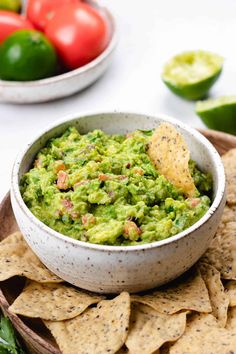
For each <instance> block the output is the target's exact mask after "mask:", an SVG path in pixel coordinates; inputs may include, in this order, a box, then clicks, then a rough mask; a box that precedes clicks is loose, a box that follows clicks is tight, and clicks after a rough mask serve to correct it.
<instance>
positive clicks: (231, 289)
mask: <svg viewBox="0 0 236 354" xmlns="http://www.w3.org/2000/svg"><path fill="white" fill-rule="evenodd" d="M225 290H226V293H227V295H228V297H229V306H230V307H233V306H236V281H235V280H231V281H229V282H228V283H227V284H226V285H225Z"/></svg>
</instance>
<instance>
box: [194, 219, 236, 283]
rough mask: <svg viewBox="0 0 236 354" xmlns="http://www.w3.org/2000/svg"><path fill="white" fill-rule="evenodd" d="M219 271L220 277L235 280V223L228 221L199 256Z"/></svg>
mask: <svg viewBox="0 0 236 354" xmlns="http://www.w3.org/2000/svg"><path fill="white" fill-rule="evenodd" d="M201 261H202V262H204V263H208V264H211V265H212V266H214V267H215V268H216V269H217V270H218V271H219V272H220V273H221V278H223V279H229V280H236V223H235V222H233V221H232V222H228V223H226V224H225V227H224V229H221V231H220V233H217V236H216V237H215V238H214V239H213V240H212V242H211V245H210V247H209V248H208V250H207V251H206V253H205V254H204V255H203V257H202V258H201Z"/></svg>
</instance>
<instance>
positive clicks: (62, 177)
mask: <svg viewBox="0 0 236 354" xmlns="http://www.w3.org/2000/svg"><path fill="white" fill-rule="evenodd" d="M151 135H152V131H140V130H137V131H135V132H133V133H129V134H127V135H126V136H122V135H107V134H106V133H104V132H103V131H101V130H94V131H93V132H90V133H88V134H86V135H80V134H79V132H78V131H77V129H76V128H74V127H70V128H68V129H67V130H66V131H65V133H64V134H63V135H61V136H60V137H57V138H54V139H51V140H50V141H49V142H48V143H47V146H46V147H45V148H43V149H42V150H41V151H40V152H39V153H38V155H37V157H36V160H35V162H34V167H33V168H32V169H31V170H30V171H29V172H28V173H26V174H25V175H24V176H23V177H22V179H21V193H22V196H23V199H24V201H25V203H26V205H27V206H28V207H29V209H30V210H31V211H32V213H33V214H34V215H35V216H36V217H37V218H38V219H39V220H41V221H42V222H43V223H45V224H46V225H48V226H49V227H51V228H52V229H54V230H56V231H58V232H60V233H62V234H64V235H67V236H69V237H72V238H74V239H77V240H81V241H86V242H90V243H96V244H103V245H127V246H130V245H138V244H143V243H148V242H154V241H158V240H163V239H166V238H168V237H170V236H173V235H175V234H177V233H179V232H181V231H183V230H185V229H186V228H188V227H189V226H191V225H193V224H194V223H195V222H196V221H198V220H199V219H200V218H201V217H202V216H203V215H204V214H205V213H206V211H207V210H208V209H209V206H210V204H211V200H210V198H209V196H210V195H211V190H212V179H211V176H210V175H209V174H205V173H202V172H201V171H199V170H198V168H197V167H196V164H195V162H194V161H190V163H189V165H190V171H191V174H192V176H193V179H194V183H195V185H196V187H197V192H196V196H195V197H194V198H186V197H185V196H184V195H183V194H182V193H181V191H180V190H178V189H176V188H175V187H174V186H173V185H172V184H171V183H170V182H168V181H167V179H165V178H164V177H163V176H161V175H159V174H158V171H157V170H156V169H155V167H154V165H153V164H152V162H151V160H150V159H149V156H148V155H147V146H148V141H149V139H150V136H151Z"/></svg>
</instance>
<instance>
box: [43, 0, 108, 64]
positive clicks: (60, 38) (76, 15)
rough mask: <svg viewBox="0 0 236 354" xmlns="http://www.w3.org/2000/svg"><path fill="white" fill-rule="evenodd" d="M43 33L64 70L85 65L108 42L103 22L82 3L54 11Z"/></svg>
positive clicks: (92, 9) (104, 22)
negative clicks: (53, 48)
mask: <svg viewBox="0 0 236 354" xmlns="http://www.w3.org/2000/svg"><path fill="white" fill-rule="evenodd" d="M45 34H46V36H47V37H48V38H49V39H50V40H51V42H52V43H53V44H54V46H55V48H56V49H57V52H58V55H59V56H60V58H61V60H62V62H63V63H64V65H65V67H66V68H67V69H76V68H78V67H80V66H82V65H84V64H87V63H89V62H90V61H91V60H93V59H94V58H96V57H97V56H98V55H99V54H101V53H102V52H103V51H104V49H105V48H106V46H107V44H108V41H109V30H108V25H107V23H106V21H105V20H104V19H103V17H102V16H101V15H100V14H99V13H98V11H97V10H96V9H94V8H93V7H91V6H90V5H87V4H84V3H80V4H78V5H68V6H67V7H62V8H60V9H58V10H57V11H56V12H55V15H54V17H53V18H52V19H51V20H50V21H48V23H47V26H46V29H45Z"/></svg>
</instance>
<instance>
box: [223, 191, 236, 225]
mask: <svg viewBox="0 0 236 354" xmlns="http://www.w3.org/2000/svg"><path fill="white" fill-rule="evenodd" d="M235 195H236V190H235ZM231 221H234V222H235V221H236V205H231V206H228V205H226V206H225V208H224V212H223V215H222V218H221V222H222V223H223V224H226V223H228V222H231Z"/></svg>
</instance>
